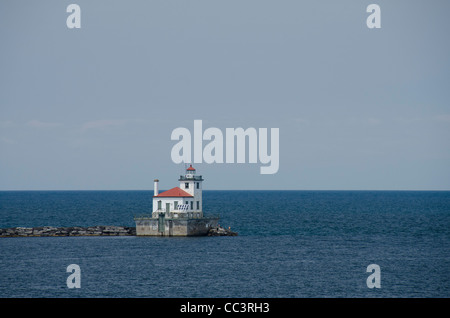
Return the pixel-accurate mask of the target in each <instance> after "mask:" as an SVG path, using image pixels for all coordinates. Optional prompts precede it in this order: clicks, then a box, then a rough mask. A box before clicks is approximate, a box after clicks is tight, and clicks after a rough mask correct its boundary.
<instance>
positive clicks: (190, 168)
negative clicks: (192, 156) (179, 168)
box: [186, 165, 195, 171]
mask: <svg viewBox="0 0 450 318" xmlns="http://www.w3.org/2000/svg"><path fill="white" fill-rule="evenodd" d="M186 170H187V171H195V169H194V168H192V165H190V167H189V168H187V169H186Z"/></svg>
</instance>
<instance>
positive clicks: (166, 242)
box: [0, 191, 450, 298]
mask: <svg viewBox="0 0 450 318" xmlns="http://www.w3.org/2000/svg"><path fill="white" fill-rule="evenodd" d="M151 197H152V192H151V191H54V192H53V191H43V192H40V191H30V192H21V191H13V192H0V227H14V226H28V227H32V226H44V225H51V226H76V225H78V226H90V225H124V226H134V222H133V215H134V214H141V213H145V212H148V211H150V210H151ZM203 197H204V209H205V211H206V212H209V213H212V214H213V213H219V214H220V215H221V221H220V223H221V225H223V226H226V227H228V226H231V228H232V229H233V230H235V231H237V232H239V236H237V237H194V238H159V237H59V238H58V237H38V238H0V297H208V298H209V297H239V298H240V297H450V244H449V243H450V192H431V191H427V192H416V191H406V192H403V191H395V192H390V191H204V195H203ZM69 264H78V265H79V266H80V268H81V288H80V289H69V288H67V285H66V279H67V277H68V275H69V273H66V268H67V266H68V265H69ZM369 264H378V265H379V266H380V268H381V288H379V289H376V288H374V289H369V288H368V287H367V285H366V279H367V277H368V276H369V275H370V273H366V268H367V266H368V265H369Z"/></svg>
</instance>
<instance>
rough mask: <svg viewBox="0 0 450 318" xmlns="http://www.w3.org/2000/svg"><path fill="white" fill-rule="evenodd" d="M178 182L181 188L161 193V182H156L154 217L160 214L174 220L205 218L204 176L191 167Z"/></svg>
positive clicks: (156, 180)
mask: <svg viewBox="0 0 450 318" xmlns="http://www.w3.org/2000/svg"><path fill="white" fill-rule="evenodd" d="M178 181H179V182H180V186H179V187H175V188H172V189H170V190H167V191H164V192H161V193H159V192H158V182H159V180H158V179H155V180H154V183H155V184H154V195H153V211H152V216H153V217H158V216H159V214H160V213H164V214H165V216H166V217H172V218H186V217H189V218H201V217H203V204H202V182H203V178H202V176H197V175H196V174H195V168H193V167H192V165H190V166H189V168H187V169H186V172H185V174H184V175H181V176H180V178H179V179H178Z"/></svg>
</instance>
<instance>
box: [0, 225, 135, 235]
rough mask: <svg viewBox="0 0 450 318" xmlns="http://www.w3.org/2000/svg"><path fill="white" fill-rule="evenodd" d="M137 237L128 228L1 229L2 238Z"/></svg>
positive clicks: (133, 231)
mask: <svg viewBox="0 0 450 318" xmlns="http://www.w3.org/2000/svg"><path fill="white" fill-rule="evenodd" d="M124 235H136V228H135V227H127V226H89V227H79V226H72V227H53V226H40V227H11V228H2V229H0V237H33V236H124Z"/></svg>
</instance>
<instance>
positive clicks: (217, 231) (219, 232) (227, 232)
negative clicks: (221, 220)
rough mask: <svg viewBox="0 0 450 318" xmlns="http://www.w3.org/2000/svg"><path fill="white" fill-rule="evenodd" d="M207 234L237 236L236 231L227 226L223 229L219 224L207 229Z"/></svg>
mask: <svg viewBox="0 0 450 318" xmlns="http://www.w3.org/2000/svg"><path fill="white" fill-rule="evenodd" d="M207 235H208V236H237V235H238V234H237V232H233V231H231V230H230V229H229V228H228V229H225V228H223V227H221V226H218V227H213V228H211V229H209V231H208V234H207Z"/></svg>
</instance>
